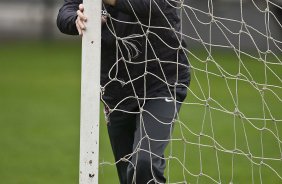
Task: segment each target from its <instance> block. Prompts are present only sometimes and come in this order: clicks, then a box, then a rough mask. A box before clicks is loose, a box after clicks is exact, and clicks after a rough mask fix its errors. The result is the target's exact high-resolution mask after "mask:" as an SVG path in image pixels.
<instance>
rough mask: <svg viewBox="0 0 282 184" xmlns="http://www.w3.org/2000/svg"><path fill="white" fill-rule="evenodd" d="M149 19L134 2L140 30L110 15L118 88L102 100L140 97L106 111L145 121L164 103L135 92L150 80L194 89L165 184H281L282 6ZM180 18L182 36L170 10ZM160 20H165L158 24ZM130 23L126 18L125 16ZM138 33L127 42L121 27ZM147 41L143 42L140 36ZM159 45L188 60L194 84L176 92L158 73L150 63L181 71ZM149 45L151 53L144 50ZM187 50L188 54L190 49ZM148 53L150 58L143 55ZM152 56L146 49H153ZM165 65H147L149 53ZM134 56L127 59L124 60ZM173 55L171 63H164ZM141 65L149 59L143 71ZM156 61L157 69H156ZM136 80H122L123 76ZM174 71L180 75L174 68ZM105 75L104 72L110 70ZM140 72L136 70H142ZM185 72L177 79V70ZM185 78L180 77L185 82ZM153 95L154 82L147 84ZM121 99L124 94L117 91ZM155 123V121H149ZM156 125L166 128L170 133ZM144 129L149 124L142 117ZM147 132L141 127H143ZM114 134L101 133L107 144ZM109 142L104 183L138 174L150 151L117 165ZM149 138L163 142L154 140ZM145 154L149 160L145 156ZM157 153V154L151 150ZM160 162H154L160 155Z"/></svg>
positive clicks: (232, 7) (178, 123) (178, 118)
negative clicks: (121, 167) (134, 169)
mask: <svg viewBox="0 0 282 184" xmlns="http://www.w3.org/2000/svg"><path fill="white" fill-rule="evenodd" d="M144 2H146V3H144V4H145V5H144V6H148V7H147V8H149V10H150V11H148V12H146V13H148V16H145V18H144V16H141V15H142V14H143V13H144V12H142V13H140V12H137V11H138V10H136V9H135V8H134V1H133V0H128V6H129V7H131V10H130V12H129V11H128V12H127V13H128V14H130V16H131V17H132V19H131V20H132V21H128V20H127V19H126V21H125V20H120V19H117V18H116V17H115V15H111V13H109V12H111V10H109V9H107V7H106V6H105V5H103V8H104V14H106V15H107V19H108V20H107V23H106V24H105V25H103V26H104V27H105V26H106V27H107V29H109V30H111V32H110V33H111V35H110V36H112V37H114V38H115V39H116V42H115V43H116V48H115V49H116V55H115V58H116V62H115V63H114V64H113V66H112V67H111V68H110V70H109V72H108V78H109V81H108V82H107V83H106V84H104V85H102V86H101V97H102V98H103V96H104V95H107V94H108V93H111V92H108V91H107V89H108V86H109V85H110V84H111V83H114V82H118V83H120V84H121V85H120V87H121V88H123V87H124V86H127V85H131V86H132V87H133V93H132V95H131V96H127V97H124V98H122V99H119V100H118V102H117V103H116V104H115V106H110V105H108V104H107V102H105V101H104V103H105V107H106V109H107V113H106V114H107V116H109V113H114V112H124V113H129V114H142V113H143V111H144V109H143V108H142V107H143V105H144V103H147V102H148V101H150V100H151V99H157V98H163V96H154V97H152V96H149V95H148V94H147V93H146V92H144V94H143V95H142V96H138V90H139V89H135V87H134V86H135V84H134V82H135V81H136V80H138V79H140V78H146V76H148V75H151V76H154V77H156V78H158V79H159V82H160V83H162V84H165V85H166V86H167V87H168V88H174V87H175V86H176V85H178V86H182V87H185V88H187V90H188V92H187V97H186V99H185V100H184V101H183V102H179V101H177V100H176V99H177V98H176V97H175V95H174V94H173V93H172V94H171V96H170V97H171V98H170V100H173V102H174V103H181V110H180V112H179V113H178V112H177V111H176V110H175V119H174V120H173V121H171V122H170V123H171V125H173V130H171V136H170V137H169V138H168V139H167V141H169V145H168V146H167V148H166V151H165V155H164V157H163V158H162V159H163V160H165V161H166V169H165V177H166V183H281V182H282V149H281V146H282V103H281V101H282V79H281V77H282V17H281V14H282V3H281V1H279V0H277V1H276V0H248V1H247V0H201V1H199V0H162V1H161V0H148V1H145V0H144ZM162 3H164V4H165V6H166V7H170V8H173V9H174V10H175V12H177V13H178V15H179V21H180V27H179V28H176V27H173V24H172V22H171V21H172V20H171V19H169V18H168V17H167V16H168V14H167V12H165V11H164V9H163V7H162V6H163V4H162ZM153 11H158V13H157V15H156V14H154V12H153ZM125 14H126V13H125ZM155 16H158V17H159V18H161V19H163V20H164V21H167V26H155V25H154V23H153V22H154V20H155V19H156V17H155ZM124 25H139V26H140V30H139V33H138V34H137V33H136V34H131V35H125V36H120V35H121V34H120V33H118V32H116V31H115V30H116V28H117V27H118V26H124ZM140 32H141V33H140ZM158 32H173V33H174V34H175V35H176V37H177V38H178V42H175V43H170V42H168V41H167V40H166V39H165V38H164V37H161V36H158ZM152 37H154V38H155V40H156V39H158V40H159V41H160V43H162V45H164V46H165V47H166V48H167V49H171V50H175V51H176V50H183V51H184V53H185V57H186V58H187V59H188V61H189V66H188V67H187V68H188V69H189V70H190V73H191V83H190V85H189V86H188V85H187V84H184V83H181V82H178V81H177V80H176V81H175V82H174V83H171V82H170V81H167V80H166V76H165V74H166V73H165V72H163V74H164V76H163V77H159V76H157V75H156V74H154V73H153V72H150V70H149V69H148V67H150V63H152V62H156V63H157V64H158V66H160V67H161V68H162V66H164V65H165V64H171V62H172V61H169V60H162V59H158V58H159V57H160V56H158V53H159V52H157V51H155V50H156V49H158V48H157V46H155V45H154V44H155V43H154V41H155V40H152V39H151V38H152ZM139 38H144V39H145V40H146V44H145V45H142V43H140V42H139V41H138V40H139ZM182 40H185V42H186V45H187V46H185V45H183V44H182V43H183V42H182ZM140 46H141V47H142V48H140ZM144 48H145V49H144ZM146 48H150V49H149V50H150V52H153V54H155V55H156V58H154V59H152V58H146V55H147V53H143V52H144V51H145V52H146V51H147V49H146ZM125 51H126V52H125ZM163 54H165V53H163ZM140 55H144V56H145V57H144V58H145V59H143V60H138V62H136V61H135V58H138V57H139V56H140ZM153 60H154V61H153ZM121 64H122V66H123V67H124V68H125V70H123V72H125V74H126V75H127V76H128V78H126V79H120V78H119V77H118V74H119V69H120V68H119V66H120V65H121ZM138 64H142V66H144V68H143V70H142V73H140V74H138V76H137V75H135V74H132V73H131V70H130V68H131V67H132V66H133V65H138ZM174 64H175V65H178V64H179V65H181V63H178V61H174ZM102 65H103V63H102ZM136 67H137V66H136ZM175 72H177V70H175ZM175 75H176V76H179V75H180V74H178V73H176V74H175ZM143 82H144V89H145V91H146V84H147V83H148V81H147V80H146V79H144V80H143ZM117 91H119V89H117ZM128 99H138V100H139V101H140V102H142V103H140V104H138V109H137V110H136V109H135V110H134V111H132V110H128V109H127V108H126V107H125V106H122V104H123V103H126V102H127V100H128ZM148 113H150V112H148ZM151 116H152V117H153V118H154V119H156V120H157V121H158V122H159V123H163V124H167V122H163V121H162V120H160V119H158V117H155V116H154V114H151ZM141 119H142V116H141ZM140 122H142V120H141V121H140ZM105 133H106V132H101V134H105ZM101 136H103V138H102V140H101V139H100V148H101V151H100V163H99V183H118V182H119V181H118V177H117V174H116V168H115V166H116V164H118V163H121V162H125V163H126V162H127V163H129V164H132V162H131V158H132V156H133V155H136V154H137V155H138V152H140V151H142V150H141V149H140V148H139V147H138V146H137V147H136V148H135V149H134V150H132V153H131V154H127V155H126V156H125V157H123V158H121V159H119V160H114V159H113V156H112V154H111V151H109V150H111V146H110V145H109V144H108V142H107V141H106V140H105V138H104V136H105V135H101ZM144 138H146V139H148V140H149V141H163V140H156V139H154V138H152V137H149V136H148V135H147V134H146V133H145V134H144ZM143 151H144V150H143ZM147 151H148V150H147ZM151 154H152V155H153V153H151ZM132 183H135V181H134V180H133V181H132Z"/></svg>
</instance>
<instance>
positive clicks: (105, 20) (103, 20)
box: [101, 16, 107, 24]
mask: <svg viewBox="0 0 282 184" xmlns="http://www.w3.org/2000/svg"><path fill="white" fill-rule="evenodd" d="M101 22H102V24H104V23H106V22H107V17H106V16H101Z"/></svg>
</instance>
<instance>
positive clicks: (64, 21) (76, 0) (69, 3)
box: [57, 0, 82, 35]
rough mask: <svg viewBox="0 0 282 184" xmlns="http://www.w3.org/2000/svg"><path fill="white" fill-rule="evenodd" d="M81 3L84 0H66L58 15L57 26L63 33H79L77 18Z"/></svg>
mask: <svg viewBox="0 0 282 184" xmlns="http://www.w3.org/2000/svg"><path fill="white" fill-rule="evenodd" d="M81 3H82V0H65V2H64V5H63V6H62V7H61V8H60V10H59V13H58V16H57V26H58V28H59V30H60V31H61V32H62V33H65V34H69V35H78V31H77V29H76V25H75V20H76V17H77V14H76V11H77V10H78V6H79V4H81Z"/></svg>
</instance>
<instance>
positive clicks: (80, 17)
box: [76, 10, 87, 22]
mask: <svg viewBox="0 0 282 184" xmlns="http://www.w3.org/2000/svg"><path fill="white" fill-rule="evenodd" d="M76 14H77V16H78V17H79V19H81V20H83V21H85V22H86V20H87V18H86V16H85V15H84V14H83V12H81V11H80V10H77V12H76Z"/></svg>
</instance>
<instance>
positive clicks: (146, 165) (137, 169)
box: [127, 151, 165, 184]
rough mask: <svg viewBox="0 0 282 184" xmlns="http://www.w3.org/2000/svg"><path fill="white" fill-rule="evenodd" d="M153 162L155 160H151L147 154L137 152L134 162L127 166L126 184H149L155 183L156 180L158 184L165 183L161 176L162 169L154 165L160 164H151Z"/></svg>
mask: <svg viewBox="0 0 282 184" xmlns="http://www.w3.org/2000/svg"><path fill="white" fill-rule="evenodd" d="M153 160H154V161H153ZM155 161H156V158H153V155H150V154H149V153H147V152H142V151H141V152H139V153H138V154H137V155H136V159H135V162H133V163H132V164H129V166H128V169H127V181H128V184H131V183H134V184H135V183H136V184H143V183H150V184H151V183H156V180H157V181H158V182H165V178H164V176H163V169H162V168H161V167H156V165H158V166H160V164H156V163H155V164H153V162H155Z"/></svg>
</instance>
